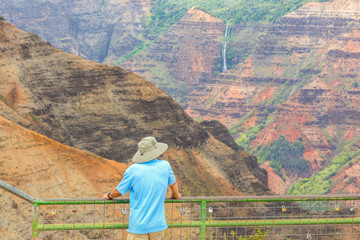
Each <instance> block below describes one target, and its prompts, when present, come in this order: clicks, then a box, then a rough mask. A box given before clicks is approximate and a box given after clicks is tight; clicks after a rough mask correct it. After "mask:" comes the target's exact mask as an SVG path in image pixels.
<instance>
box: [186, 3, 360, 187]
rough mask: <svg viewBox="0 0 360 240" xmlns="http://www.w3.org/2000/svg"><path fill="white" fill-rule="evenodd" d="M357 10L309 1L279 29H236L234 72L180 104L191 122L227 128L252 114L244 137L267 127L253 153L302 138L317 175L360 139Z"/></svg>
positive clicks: (203, 86)
mask: <svg viewBox="0 0 360 240" xmlns="http://www.w3.org/2000/svg"><path fill="white" fill-rule="evenodd" d="M359 6H360V2H359V1H345V0H344V1H343V0H338V1H331V2H327V3H308V4H306V5H304V6H303V7H302V8H300V9H299V10H297V11H295V12H293V13H290V14H288V15H287V16H285V17H283V18H282V19H280V21H279V24H276V25H269V24H250V25H247V26H244V25H241V24H240V25H235V26H232V36H233V38H234V40H233V41H232V42H230V43H228V49H230V50H232V51H233V53H232V54H233V55H234V56H235V57H234V58H233V59H232V62H231V64H232V65H233V68H232V69H231V70H229V71H226V72H225V73H222V74H219V75H218V76H217V77H216V78H213V79H207V81H206V83H205V84H201V85H198V86H194V87H193V89H192V91H189V93H188V94H187V95H186V97H184V98H183V99H182V100H181V102H180V103H181V105H182V106H183V107H184V108H185V110H186V112H187V113H188V114H189V115H190V116H193V117H195V118H198V119H203V120H209V119H217V120H219V121H220V122H222V123H223V124H225V125H226V126H227V127H230V128H231V127H233V126H235V125H236V124H237V123H238V122H239V119H241V118H242V117H244V116H246V115H247V114H249V113H252V114H251V117H249V118H248V119H247V120H246V121H245V122H244V123H243V130H244V131H246V130H247V129H248V128H249V127H251V126H253V127H254V126H260V125H262V124H265V123H266V125H265V126H264V129H263V130H262V131H261V132H260V133H259V135H258V136H257V137H256V138H255V139H254V140H253V141H252V142H251V145H250V147H252V148H256V147H257V146H259V145H260V146H264V145H268V144H270V143H271V142H273V141H274V140H276V139H277V138H278V136H279V135H280V134H283V135H285V136H286V138H288V139H289V140H290V141H291V142H294V141H296V140H297V139H298V138H299V137H302V139H303V140H304V141H305V143H306V144H305V145H306V150H305V154H304V157H305V158H306V159H307V160H308V162H309V165H310V169H309V171H310V172H311V173H315V172H317V171H318V170H319V169H320V168H322V167H324V166H326V165H327V164H328V163H329V161H331V159H332V158H333V157H334V156H336V154H337V152H336V150H337V149H338V148H339V145H341V144H343V143H344V142H350V141H352V140H354V139H355V138H356V137H357V136H359V134H360V121H359V116H360V108H359V106H360V105H359V100H360V99H359V94H358V92H359V90H358V85H359V75H358V69H360V66H359V61H358V60H359V49H360V48H359V47H360V46H359V36H360V35H359V31H358V28H359V21H358V18H359V11H358V9H359ZM271 113H272V114H271ZM270 119H273V121H270ZM274 179H275V181H276V178H274ZM296 179H297V177H296V176H292V177H290V178H289V179H288V180H289V181H296ZM270 181H271V180H270ZM278 185H279V186H280V185H282V183H280V182H279V184H278ZM289 185H290V184H289V183H286V184H285V188H283V189H280V190H279V191H277V192H282V193H284V192H285V191H286V186H289Z"/></svg>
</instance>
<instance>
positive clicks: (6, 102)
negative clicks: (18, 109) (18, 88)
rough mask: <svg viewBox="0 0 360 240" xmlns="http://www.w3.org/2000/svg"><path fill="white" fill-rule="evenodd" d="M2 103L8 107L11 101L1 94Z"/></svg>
mask: <svg viewBox="0 0 360 240" xmlns="http://www.w3.org/2000/svg"><path fill="white" fill-rule="evenodd" d="M0 101H2V102H3V103H5V104H6V105H8V103H9V101H8V100H7V99H6V98H5V97H4V96H3V95H1V94H0Z"/></svg>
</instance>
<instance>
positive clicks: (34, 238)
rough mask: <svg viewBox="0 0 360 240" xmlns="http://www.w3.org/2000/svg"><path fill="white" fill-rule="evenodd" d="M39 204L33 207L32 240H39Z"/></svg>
mask: <svg viewBox="0 0 360 240" xmlns="http://www.w3.org/2000/svg"><path fill="white" fill-rule="evenodd" d="M38 207H39V206H38V204H37V203H34V205H33V217H32V240H38V239H39V231H38V229H37V226H38V224H39V211H38Z"/></svg>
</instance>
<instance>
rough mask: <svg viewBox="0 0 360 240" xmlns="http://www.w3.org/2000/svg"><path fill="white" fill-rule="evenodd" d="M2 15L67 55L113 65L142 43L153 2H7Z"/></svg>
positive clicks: (147, 0)
mask: <svg viewBox="0 0 360 240" xmlns="http://www.w3.org/2000/svg"><path fill="white" fill-rule="evenodd" d="M0 12H1V14H2V15H3V16H4V17H5V18H6V20H7V21H8V22H10V23H13V24H15V25H16V26H17V27H18V28H20V29H23V30H25V31H31V32H34V33H36V34H39V35H40V36H41V37H42V38H43V39H45V40H46V41H48V42H51V43H52V44H53V45H54V46H56V47H58V48H61V49H63V50H65V51H66V52H68V53H72V54H74V55H78V56H81V57H83V58H85V59H91V60H93V61H96V62H107V63H112V62H113V61H115V60H117V59H118V58H119V57H120V56H122V55H124V54H125V53H128V52H130V51H131V50H132V49H133V48H134V47H135V46H136V45H137V44H138V43H139V41H140V39H141V34H142V31H143V27H142V23H143V21H144V20H145V19H146V17H147V14H148V13H149V12H150V1H149V0H139V1H126V0H106V1H104V0H84V1H68V0H66V1H45V0H35V1H24V0H16V1H12V0H5V1H2V2H1V3H0Z"/></svg>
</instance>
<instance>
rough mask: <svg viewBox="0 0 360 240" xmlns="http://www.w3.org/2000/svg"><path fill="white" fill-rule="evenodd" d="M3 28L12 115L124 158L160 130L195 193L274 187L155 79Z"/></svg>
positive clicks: (1, 58) (4, 111)
mask: <svg viewBox="0 0 360 240" xmlns="http://www.w3.org/2000/svg"><path fill="white" fill-rule="evenodd" d="M0 27H1V28H0V29H1V31H0V42H1V45H0V46H1V47H0V51H1V55H0V65H1V70H0V75H1V76H2V77H1V78H0V81H1V85H2V86H4V87H3V88H2V89H1V90H0V94H1V96H2V98H1V99H2V104H1V106H2V108H1V112H0V114H1V115H3V116H4V117H6V118H8V119H10V120H12V121H14V122H17V123H19V124H21V125H23V126H25V127H27V128H30V129H32V130H35V131H37V132H39V133H41V134H44V135H46V136H48V137H50V138H52V139H54V140H57V141H59V142H61V143H64V144H67V145H70V146H72V147H76V148H79V149H82V150H86V151H89V152H92V153H95V154H97V155H99V156H101V157H106V158H108V159H113V160H116V161H118V162H123V163H127V162H128V161H129V160H130V159H131V158H132V156H133V154H134V153H135V151H136V149H137V142H138V141H139V140H140V139H141V138H143V137H145V136H148V135H154V136H155V137H156V138H157V139H158V140H159V141H162V142H166V143H168V144H169V146H170V147H169V151H168V152H167V154H165V157H166V158H167V159H168V160H169V161H170V163H171V164H172V165H173V166H174V170H175V173H176V174H177V176H178V178H179V179H180V181H181V182H182V183H183V186H184V188H185V186H186V187H187V189H190V190H191V191H190V190H189V193H191V194H194V195H195V194H211V195H218V194H220V195H226V194H240V192H241V193H245V194H264V193H266V192H268V190H267V188H266V187H265V185H263V183H262V182H261V181H263V178H264V175H263V174H262V173H260V174H258V173H257V172H262V170H261V169H260V168H258V167H257V164H256V159H255V158H254V157H252V156H251V155H250V154H248V153H246V152H245V151H244V150H242V149H237V150H234V149H232V148H230V147H228V146H227V145H226V143H223V142H221V141H219V139H216V138H215V137H214V136H213V135H212V134H211V133H209V131H207V130H206V129H205V128H203V127H201V126H200V124H198V123H197V122H195V121H193V120H192V119H191V118H190V117H189V116H188V115H187V114H185V113H184V111H183V110H182V109H181V107H180V106H179V105H178V104H176V103H175V102H174V101H173V100H172V99H171V98H170V97H168V96H167V95H166V94H165V93H164V92H163V91H162V90H160V89H158V88H156V87H155V86H154V85H153V84H152V83H150V82H148V81H146V80H144V79H142V78H140V77H139V76H137V75H135V74H133V73H129V72H126V71H124V70H123V69H121V68H118V67H111V66H107V65H104V64H97V63H94V62H90V61H85V60H83V59H81V58H79V57H76V56H73V55H70V54H66V53H64V52H62V51H60V50H58V49H56V48H54V47H52V46H51V45H50V44H48V43H46V42H43V41H42V40H41V39H40V38H39V37H38V36H36V35H34V34H32V33H24V32H22V31H20V30H18V29H16V28H14V27H13V26H12V25H10V24H8V23H5V22H0ZM244 156H247V157H248V158H246V159H247V160H245V158H244ZM247 161H248V162H247ZM224 163H226V164H227V165H226V164H224ZM225 166H226V167H225ZM227 166H232V167H231V168H228V167H227ZM205 186H207V187H205Z"/></svg>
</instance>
